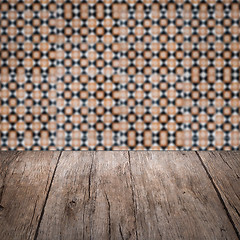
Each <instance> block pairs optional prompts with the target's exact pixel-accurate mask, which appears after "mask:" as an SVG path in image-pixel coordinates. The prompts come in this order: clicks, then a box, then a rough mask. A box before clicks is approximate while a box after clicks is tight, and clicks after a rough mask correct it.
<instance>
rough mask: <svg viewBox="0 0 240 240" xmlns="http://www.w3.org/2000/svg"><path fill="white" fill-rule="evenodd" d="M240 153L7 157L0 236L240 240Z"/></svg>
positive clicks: (0, 165) (0, 160) (0, 166)
mask: <svg viewBox="0 0 240 240" xmlns="http://www.w3.org/2000/svg"><path fill="white" fill-rule="evenodd" d="M60 154H61V156H60ZM59 156H60V157H59ZM239 156H240V152H218V153H217V152H177V151H169V152H159V151H136V152H128V151H119V152H118V151H114V152H104V151H97V152H87V151H86V152H84V151H83V152H72V151H65V152H62V153H60V152H0V239H4V240H5V239H6V240H8V239H70V240H71V239H74V240H75V239H238V238H239V222H240V215H239V202H240V201H239V190H240V187H239V186H240V184H239V169H240V167H239V165H240V157H239Z"/></svg>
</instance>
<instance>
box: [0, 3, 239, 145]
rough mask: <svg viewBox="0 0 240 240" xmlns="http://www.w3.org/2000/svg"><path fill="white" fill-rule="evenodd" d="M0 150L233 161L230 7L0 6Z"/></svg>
mask: <svg viewBox="0 0 240 240" xmlns="http://www.w3.org/2000/svg"><path fill="white" fill-rule="evenodd" d="M0 9H1V10H0V20H1V21H0V24H1V25H0V33H1V35H0V55H1V59H0V67H1V75H0V77H1V78H0V81H1V85H0V86H1V88H0V94H1V95H0V100H1V101H0V102H1V105H0V117H1V122H0V136H1V139H0V149H1V150H40V149H41V150H55V149H58V150H119V149H122V150H123V149H132V150H140V149H142V150H145V149H152V150H167V149H169V150H198V149H199V150H215V149H216V150H220V149H221V150H239V149H240V147H239V146H240V134H239V127H240V126H239V125H240V116H239V115H240V95H239V90H240V77H239V76H240V69H239V57H240V41H239V37H240V28H239V26H240V16H239V11H240V3H239V1H238V0H222V1H219V0H205V1H203V0H192V1H189V0H175V1H167V0H159V1H151V0H145V1H143V0H142V1H135V0H125V1H119V0H118V1H117V0H105V1H103V0H101V1H100V0H90V1H82V0H72V1H64V0H54V1H53V0H39V1H36V0H25V1H17V0H10V1H5V0H1V2H0Z"/></svg>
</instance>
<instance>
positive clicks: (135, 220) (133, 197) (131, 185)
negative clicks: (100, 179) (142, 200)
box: [127, 151, 138, 240]
mask: <svg viewBox="0 0 240 240" xmlns="http://www.w3.org/2000/svg"><path fill="white" fill-rule="evenodd" d="M127 153H128V161H129V172H130V180H131V184H130V187H131V191H132V201H133V205H134V208H133V213H134V225H135V232H136V239H137V240H138V231H137V212H136V211H137V205H136V200H135V195H134V190H133V174H132V165H131V160H130V158H131V157H130V152H129V151H127Z"/></svg>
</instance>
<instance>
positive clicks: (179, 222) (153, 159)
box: [130, 151, 237, 239]
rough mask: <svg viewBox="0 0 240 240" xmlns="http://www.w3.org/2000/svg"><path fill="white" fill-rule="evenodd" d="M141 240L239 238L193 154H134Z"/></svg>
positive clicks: (138, 227)
mask: <svg viewBox="0 0 240 240" xmlns="http://www.w3.org/2000/svg"><path fill="white" fill-rule="evenodd" d="M130 162H131V164H130V167H131V178H132V185H133V190H134V202H135V209H136V210H135V211H136V223H137V229H136V231H137V236H138V239H237V235H236V233H235V231H234V229H233V226H232V225H231V223H230V221H229V219H228V216H227V214H226V212H225V209H224V207H223V205H222V204H221V201H220V200H219V198H218V195H217V193H216V192H215V189H214V187H213V185H212V183H211V181H210V179H209V178H208V176H207V174H206V172H205V170H204V169H203V167H202V165H201V162H200V161H199V159H198V157H197V155H196V154H195V153H194V152H174V151H173V152H156V151H151V152H144V151H136V152H130Z"/></svg>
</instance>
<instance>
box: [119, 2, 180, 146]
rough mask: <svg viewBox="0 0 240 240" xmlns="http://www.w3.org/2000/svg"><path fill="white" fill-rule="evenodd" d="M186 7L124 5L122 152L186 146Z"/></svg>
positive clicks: (129, 3) (144, 3) (137, 3)
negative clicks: (184, 32) (184, 122)
mask: <svg viewBox="0 0 240 240" xmlns="http://www.w3.org/2000/svg"><path fill="white" fill-rule="evenodd" d="M182 7H183V6H182V5H180V4H175V3H173V2H169V3H159V2H158V1H156V2H151V1H143V2H137V1H126V2H125V4H122V17H121V24H120V25H121V27H120V28H121V32H122V33H123V34H122V35H121V43H122V44H121V46H122V49H121V63H122V66H121V79H122V81H121V83H122V87H121V94H120V95H121V96H124V97H122V101H121V109H122V112H121V117H122V120H121V148H122V149H128V148H130V149H136V150H140V149H141V150H144V149H153V150H159V149H172V150H173V149H181V148H182V146H183V145H182V130H183V129H182V121H183V112H182V110H183V108H182V106H183V91H182V86H183V84H182V77H183V73H184V70H183V57H184V52H183V41H184V37H183V18H182V13H183V9H182Z"/></svg>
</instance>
